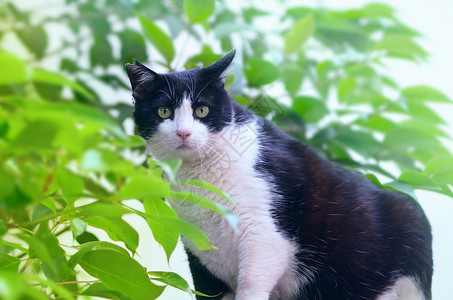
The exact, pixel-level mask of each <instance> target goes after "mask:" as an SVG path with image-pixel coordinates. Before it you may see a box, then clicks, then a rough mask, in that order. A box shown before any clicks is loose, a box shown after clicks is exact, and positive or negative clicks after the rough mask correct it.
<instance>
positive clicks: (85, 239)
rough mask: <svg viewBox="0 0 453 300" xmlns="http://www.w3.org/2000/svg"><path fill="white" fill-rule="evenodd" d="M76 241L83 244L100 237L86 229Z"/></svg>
mask: <svg viewBox="0 0 453 300" xmlns="http://www.w3.org/2000/svg"><path fill="white" fill-rule="evenodd" d="M76 241H77V242H78V243H79V244H81V245H82V244H86V243H90V242H96V241H99V239H98V238H97V237H96V236H95V235H94V234H92V233H91V232H88V231H85V232H84V233H82V234H81V235H79V236H78V237H76Z"/></svg>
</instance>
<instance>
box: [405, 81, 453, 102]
mask: <svg viewBox="0 0 453 300" xmlns="http://www.w3.org/2000/svg"><path fill="white" fill-rule="evenodd" d="M401 96H402V97H404V98H405V99H406V100H407V101H419V102H440V103H451V102H452V100H451V99H450V98H448V96H447V95H445V94H444V93H442V92H441V91H439V90H437V89H435V88H433V87H430V86H426V85H417V86H411V87H407V88H405V89H403V90H402V91H401Z"/></svg>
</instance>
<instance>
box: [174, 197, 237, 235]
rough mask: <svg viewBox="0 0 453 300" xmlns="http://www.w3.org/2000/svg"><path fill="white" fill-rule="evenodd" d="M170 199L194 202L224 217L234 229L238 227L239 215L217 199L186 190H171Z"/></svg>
mask: <svg viewBox="0 0 453 300" xmlns="http://www.w3.org/2000/svg"><path fill="white" fill-rule="evenodd" d="M169 198H170V199H173V200H180V201H184V202H188V203H192V204H195V205H198V206H201V207H204V208H206V209H209V210H210V211H213V212H215V213H217V214H219V215H221V216H222V217H224V218H225V219H226V220H227V221H228V222H229V223H230V225H231V227H232V228H233V229H237V222H238V216H237V215H236V214H235V213H234V212H233V211H232V210H231V209H229V208H228V207H226V206H224V205H222V204H219V203H217V202H215V201H212V200H209V199H207V198H205V197H203V196H200V195H197V194H195V193H190V192H185V191H181V192H178V191H171V192H170V196H169ZM174 205H177V204H176V203H175V204H174Z"/></svg>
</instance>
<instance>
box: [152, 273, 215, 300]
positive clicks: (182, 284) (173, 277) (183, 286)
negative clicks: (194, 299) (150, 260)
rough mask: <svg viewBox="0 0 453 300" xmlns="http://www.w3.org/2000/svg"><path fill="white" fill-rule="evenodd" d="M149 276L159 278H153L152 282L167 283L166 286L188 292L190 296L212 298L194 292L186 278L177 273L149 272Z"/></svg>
mask: <svg viewBox="0 0 453 300" xmlns="http://www.w3.org/2000/svg"><path fill="white" fill-rule="evenodd" d="M148 274H149V275H151V276H154V277H157V278H152V280H155V281H159V282H162V283H165V284H167V285H169V286H172V287H174V288H177V289H179V290H181V291H184V292H187V293H189V294H195V295H199V296H204V297H210V296H209V295H206V294H203V293H200V292H197V291H194V290H192V289H191V288H190V287H189V284H188V283H187V281H186V280H185V279H184V278H182V277H181V276H179V275H178V274H176V273H173V272H155V271H154V272H148Z"/></svg>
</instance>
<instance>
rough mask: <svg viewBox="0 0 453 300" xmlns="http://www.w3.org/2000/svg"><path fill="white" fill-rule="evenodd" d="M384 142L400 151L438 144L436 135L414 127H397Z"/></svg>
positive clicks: (388, 134)
mask: <svg viewBox="0 0 453 300" xmlns="http://www.w3.org/2000/svg"><path fill="white" fill-rule="evenodd" d="M384 144H385V145H387V146H389V147H390V148H392V149H395V150H398V151H405V152H406V151H408V150H409V149H412V148H414V149H417V148H424V147H430V146H432V145H434V146H435V145H437V144H438V141H437V140H436V138H435V137H433V136H431V135H427V134H425V133H423V132H420V131H418V130H415V129H412V128H399V127H398V128H395V129H393V130H391V131H389V132H388V133H387V134H386V136H385V138H384Z"/></svg>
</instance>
